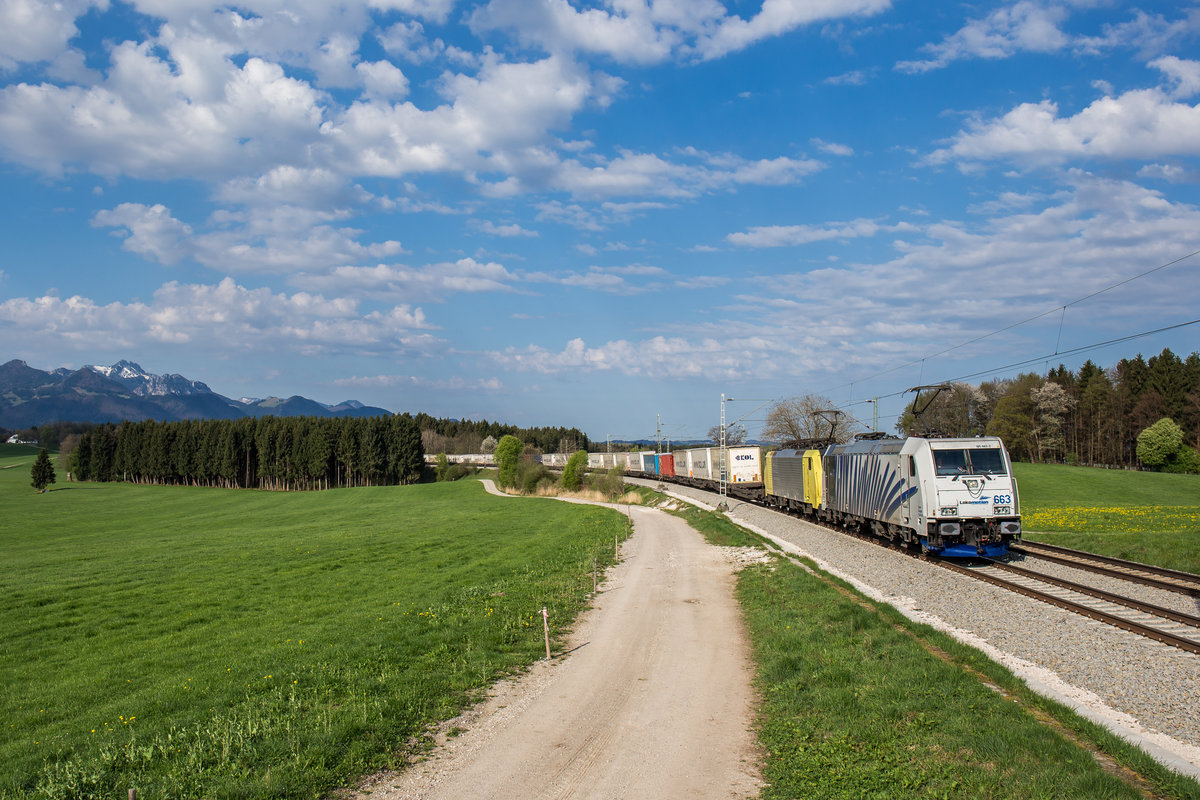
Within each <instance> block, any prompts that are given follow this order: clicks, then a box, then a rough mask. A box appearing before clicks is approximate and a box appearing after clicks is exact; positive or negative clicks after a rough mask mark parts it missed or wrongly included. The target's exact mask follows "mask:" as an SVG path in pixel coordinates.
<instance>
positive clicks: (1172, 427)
mask: <svg viewBox="0 0 1200 800" xmlns="http://www.w3.org/2000/svg"><path fill="white" fill-rule="evenodd" d="M1182 446H1183V429H1182V428H1180V427H1179V426H1178V425H1176V424H1175V420H1173V419H1171V418H1170V417H1163V418H1162V419H1160V420H1159V421H1158V422H1156V423H1154V424H1153V425H1151V426H1150V427H1148V428H1146V429H1145V430H1144V431H1142V432H1141V433H1139V434H1138V437H1137V457H1138V460H1139V461H1141V462H1142V463H1143V464H1145V465H1146V466H1147V467H1150V468H1152V469H1157V468H1160V467H1164V466H1166V465H1167V464H1168V463H1170V461H1171V459H1172V458H1173V457H1174V456H1175V454H1176V453H1178V452H1179V449H1180V448H1181V447H1182Z"/></svg>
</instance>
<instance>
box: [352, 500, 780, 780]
mask: <svg viewBox="0 0 1200 800" xmlns="http://www.w3.org/2000/svg"><path fill="white" fill-rule="evenodd" d="M514 502H520V501H519V500H514ZM625 508H626V507H622V510H624V509H625ZM631 514H632V516H633V521H634V534H633V536H631V537H630V538H629V539H628V540H627V541H626V542H625V544H624V545H623V546H622V551H621V556H622V560H621V562H620V563H619V564H618V565H616V566H615V567H613V568H612V569H610V570H609V573H608V576H607V577H606V580H605V583H604V584H603V586H602V587H601V592H600V594H599V595H597V596H596V599H595V602H594V606H593V608H592V609H590V610H589V611H588V612H586V613H585V614H584V615H583V616H582V617H581V619H580V621H579V622H578V624H577V625H576V626H575V629H574V631H573V632H572V634H571V636H570V641H569V642H568V644H567V645H566V651H567V652H566V654H565V655H564V656H562V657H557V656H556V657H555V658H554V660H553V661H541V662H539V663H538V664H536V665H535V666H534V667H533V668H532V669H531V670H530V671H529V672H528V673H527V674H525V675H524V676H522V677H520V678H519V679H516V680H512V681H505V682H502V683H501V684H500V685H499V686H497V687H494V689H493V691H492V693H491V696H490V697H489V699H488V700H487V701H486V702H485V703H483V704H481V705H480V706H478V707H476V708H473V709H471V710H470V711H469V712H467V714H466V715H464V716H463V717H461V718H459V719H457V720H453V721H451V723H450V725H449V727H448V728H447V730H450V729H464V730H465V732H463V733H461V734H460V735H458V736H454V737H452V738H447V739H444V740H443V743H442V746H441V747H439V748H438V749H437V751H436V752H435V753H434V755H433V757H432V758H431V759H430V760H428V761H426V762H423V763H421V764H417V765H415V766H414V767H412V768H411V769H409V770H407V771H405V772H403V773H400V774H392V773H385V774H382V775H378V776H375V777H374V778H373V779H372V780H371V781H369V782H368V783H365V784H363V785H362V786H360V787H358V789H357V792H361V793H363V794H368V795H369V796H371V797H372V798H375V800H400V798H430V799H431V800H432V799H434V798H447V799H452V800H461V798H473V799H478V798H517V797H520V798H568V797H570V798H630V799H632V798H646V799H647V800H651V798H653V799H654V800H657V798H662V797H687V798H697V799H698V800H718V799H719V800H726V798H740V797H751V796H757V794H758V791H759V788H760V786H761V785H762V784H761V779H760V778H759V776H758V767H757V765H758V751H757V744H756V741H755V736H754V732H753V730H752V724H753V718H754V705H755V702H754V701H755V698H754V694H753V691H752V689H751V680H752V676H753V665H752V662H751V660H750V651H749V644H748V641H747V639H746V637H745V634H744V632H743V631H742V624H741V612H740V609H739V608H738V605H737V601H736V600H735V599H734V595H733V585H734V562H735V559H734V558H733V557H732V556H734V555H736V553H730V552H728V551H729V550H731V549H732V548H718V547H713V546H712V545H709V544H707V543H706V542H705V541H704V539H703V537H701V535H700V534H699V533H697V532H696V531H694V530H693V529H692V528H690V527H689V526H688V525H687V524H686V523H684V522H683V521H682V520H680V519H678V518H676V517H672V516H670V515H668V514H665V513H664V512H662V511H658V510H656V509H650V508H641V507H638V506H634V507H633V508H632V510H631Z"/></svg>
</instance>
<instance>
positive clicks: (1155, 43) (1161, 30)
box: [1075, 7, 1200, 58]
mask: <svg viewBox="0 0 1200 800" xmlns="http://www.w3.org/2000/svg"><path fill="white" fill-rule="evenodd" d="M1197 33H1200V8H1195V7H1193V8H1190V9H1188V10H1187V11H1185V12H1184V15H1183V16H1182V17H1180V18H1179V19H1176V20H1168V19H1166V18H1165V17H1163V16H1162V15H1161V14H1147V13H1146V12H1145V11H1142V10H1141V9H1136V10H1134V12H1133V19H1131V20H1129V21H1128V22H1121V23H1117V24H1112V23H1109V24H1106V25H1105V26H1104V28H1103V33H1102V34H1101V35H1099V36H1083V37H1080V38H1079V39H1078V40H1077V41H1076V42H1075V48H1076V49H1077V50H1078V51H1080V52H1082V53H1089V54H1096V53H1100V52H1102V51H1104V50H1110V49H1113V48H1117V47H1129V48H1134V49H1136V50H1137V51H1138V53H1139V55H1140V56H1141V57H1143V58H1152V57H1154V56H1156V55H1159V54H1161V53H1166V52H1168V51H1169V50H1171V49H1172V48H1175V47H1177V46H1179V45H1181V44H1182V43H1183V42H1185V41H1186V40H1188V39H1191V38H1195V36H1196V35H1197Z"/></svg>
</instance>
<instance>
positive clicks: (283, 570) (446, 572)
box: [0, 448, 625, 800]
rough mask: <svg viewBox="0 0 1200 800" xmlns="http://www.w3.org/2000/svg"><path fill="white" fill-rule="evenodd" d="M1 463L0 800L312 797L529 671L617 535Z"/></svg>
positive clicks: (593, 518)
mask: <svg viewBox="0 0 1200 800" xmlns="http://www.w3.org/2000/svg"><path fill="white" fill-rule="evenodd" d="M33 455H34V452H32V451H29V450H27V449H26V450H14V449H12V448H5V449H3V450H0V553H3V560H2V561H0V630H2V631H3V635H2V636H0V711H2V714H3V715H2V716H0V719H2V720H3V725H4V728H3V730H4V735H3V736H2V737H0V798H6V799H7V798H17V797H47V798H49V797H55V798H66V797H71V798H85V797H106V798H114V797H124V796H125V794H126V791H127V789H129V788H136V789H137V790H138V792H139V797H146V798H154V800H159V799H160V798H195V797H201V796H204V797H223V798H243V797H244V798H266V797H318V796H322V794H323V792H325V791H326V790H328V789H329V788H331V787H336V786H341V785H348V784H349V783H351V782H352V781H353V779H354V778H355V776H357V775H360V774H362V773H364V772H367V771H370V770H374V769H375V768H377V767H381V766H384V765H388V764H393V763H395V762H396V760H397V758H402V757H403V756H404V753H403V752H397V751H398V750H400V751H403V749H404V747H405V746H406V743H407V742H409V741H410V740H411V739H412V738H413V737H416V736H419V734H421V732H422V731H423V730H425V729H426V726H427V725H428V724H429V723H430V722H432V721H434V720H437V719H441V718H445V717H447V716H449V715H452V714H453V713H454V712H455V711H456V710H457V709H459V708H460V707H461V706H462V705H463V703H465V702H467V701H468V700H469V699H470V698H471V696H472V694H473V692H475V691H476V690H478V689H479V688H480V687H482V686H484V685H486V684H487V683H488V682H490V680H492V679H493V678H494V677H496V676H497V675H500V674H504V673H508V672H511V671H513V670H517V669H520V668H521V667H522V665H525V664H528V663H530V662H531V661H533V660H535V659H537V658H538V657H539V654H540V653H542V632H541V620H540V616H541V615H540V610H541V608H542V607H543V606H547V607H548V608H549V610H550V619H551V623H552V626H553V628H554V629H555V630H558V631H561V630H562V628H563V626H565V625H568V624H569V623H570V621H571V620H572V619H573V617H574V615H575V614H576V613H577V612H578V611H579V610H580V609H581V607H582V606H583V605H584V604H585V602H586V600H587V597H588V594H589V592H590V590H591V566H592V558H593V556H595V557H597V558H599V561H600V564H601V566H604V565H605V564H606V563H610V562H611V561H612V558H613V541H614V536H620V537H622V538H623V537H624V535H625V534H624V530H625V529H624V518H623V517H622V516H621V515H619V514H617V513H615V512H612V511H608V510H604V509H599V508H593V507H584V506H577V505H570V504H566V503H560V502H555V501H553V500H540V499H525V500H520V501H514V500H509V499H504V498H493V497H490V496H488V495H486V494H485V493H484V491H483V489H482V487H481V486H480V484H479V483H477V482H465V483H454V484H436V485H422V486H412V487H400V488H376V489H347V490H337V491H329V492H321V493H306V494H282V493H267V492H254V491H221V490H215V489H188V488H177V487H169V488H168V487H139V486H132V485H122V484H109V485H98V484H66V485H64V484H62V483H60V484H58V485H56V486H55V487H52V491H50V492H48V493H46V494H41V495H39V494H36V493H35V492H34V491H33V489H32V488H30V486H29V468H30V465H31V464H32V461H33Z"/></svg>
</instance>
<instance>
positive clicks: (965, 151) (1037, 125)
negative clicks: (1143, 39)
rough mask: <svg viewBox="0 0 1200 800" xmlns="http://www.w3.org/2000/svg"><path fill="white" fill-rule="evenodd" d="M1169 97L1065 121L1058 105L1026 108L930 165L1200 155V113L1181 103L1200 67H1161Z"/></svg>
mask: <svg viewBox="0 0 1200 800" xmlns="http://www.w3.org/2000/svg"><path fill="white" fill-rule="evenodd" d="M1153 65H1154V66H1156V67H1158V68H1159V69H1160V70H1162V71H1163V72H1164V73H1166V74H1167V76H1168V78H1169V79H1170V81H1171V84H1172V86H1171V87H1170V88H1169V89H1164V88H1158V87H1156V88H1152V89H1137V90H1133V91H1129V92H1125V93H1124V94H1121V95H1118V96H1116V97H1112V96H1106V97H1102V98H1100V99H1099V100H1096V101H1094V102H1092V103H1091V104H1090V105H1089V106H1087V107H1086V108H1084V109H1083V110H1081V111H1080V112H1079V113H1077V114H1075V115H1073V116H1068V117H1062V116H1060V115H1059V109H1058V104H1057V103H1055V102H1054V101H1052V100H1043V101H1041V102H1038V103H1022V104H1021V105H1019V106H1017V107H1016V108H1014V109H1013V110H1011V111H1009V112H1008V113H1006V114H1005V115H1004V116H1002V117H999V118H997V119H990V120H983V119H976V120H974V121H973V122H971V123H970V124H969V125H968V126H967V128H966V130H964V131H962V132H961V133H959V134H958V135H957V136H955V137H953V138H952V139H951V140H950V142H949V144H948V146H946V147H943V148H940V149H938V150H935V151H934V152H933V153H931V154H930V155H929V157H928V161H929V163H931V164H943V163H946V162H948V161H960V162H971V161H989V160H995V159H1012V160H1015V161H1021V162H1026V163H1030V164H1035V165H1038V164H1059V163H1062V162H1064V161H1067V160H1069V159H1074V158H1133V159H1160V158H1164V157H1169V156H1185V155H1196V154H1197V153H1200V105H1190V104H1188V103H1186V102H1177V98H1178V97H1182V96H1187V95H1192V94H1195V93H1196V91H1197V90H1200V82H1198V80H1200V72H1198V70H1197V67H1198V62H1195V61H1184V60H1182V59H1159V60H1157V61H1155V62H1154V63H1153Z"/></svg>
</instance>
